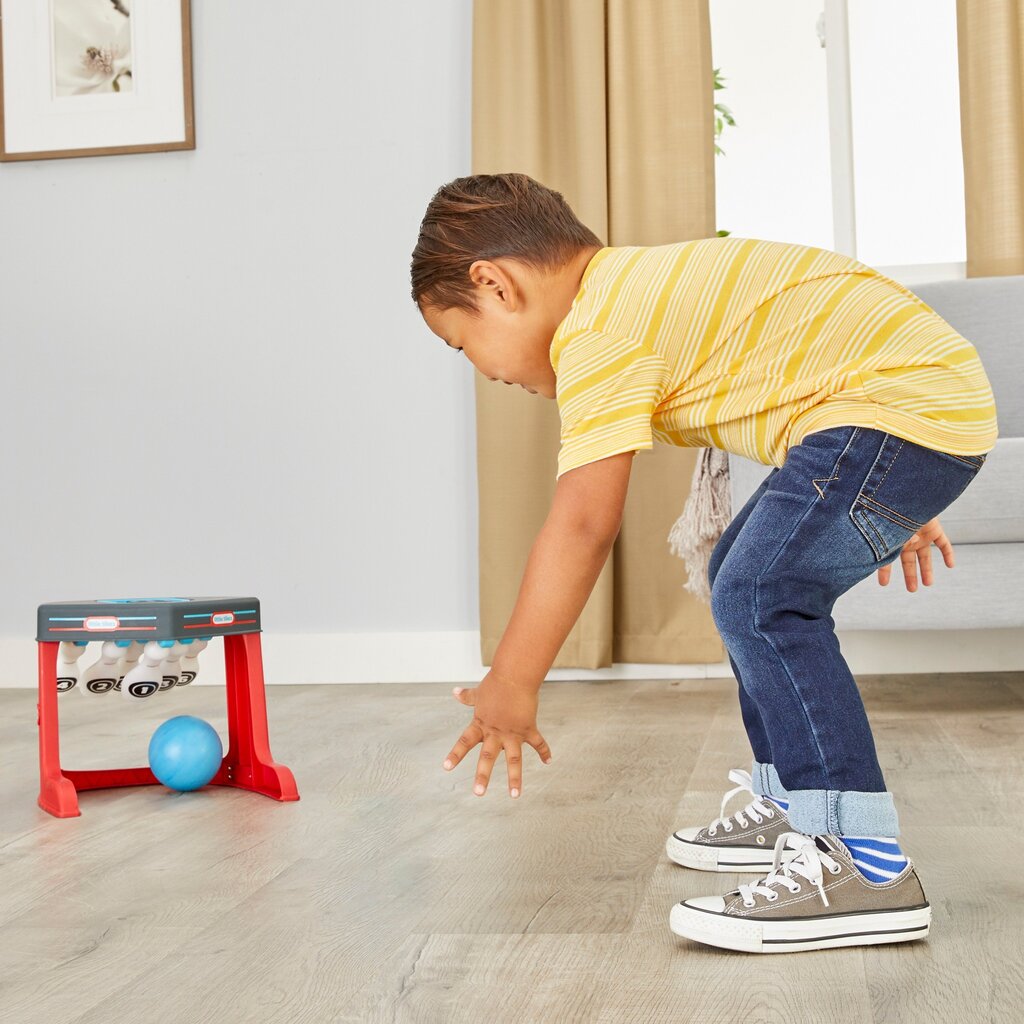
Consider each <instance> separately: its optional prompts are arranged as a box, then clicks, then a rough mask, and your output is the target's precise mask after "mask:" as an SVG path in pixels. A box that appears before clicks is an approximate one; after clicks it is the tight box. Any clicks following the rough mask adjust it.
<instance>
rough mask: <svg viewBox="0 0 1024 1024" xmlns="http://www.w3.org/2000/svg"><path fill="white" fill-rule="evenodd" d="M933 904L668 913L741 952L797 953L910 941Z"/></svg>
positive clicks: (684, 931) (689, 930)
mask: <svg viewBox="0 0 1024 1024" xmlns="http://www.w3.org/2000/svg"><path fill="white" fill-rule="evenodd" d="M931 919H932V908H931V906H930V905H928V904H925V906H923V907H915V908H913V909H910V910H885V911H879V912H876V913H866V914H839V915H836V916H834V917H817V918H794V919H791V920H779V919H775V920H772V919H762V920H751V919H750V918H746V917H728V916H726V915H725V914H715V913H709V912H707V911H704V910H697V909H695V908H693V907H688V906H686V905H685V904H684V903H677V904H676V905H675V906H674V907H673V908H672V913H671V914H670V915H669V926H670V927H671V929H672V931H673V932H675V933H676V935H681V936H682V937H683V938H686V939H693V940H694V941H696V942H704V943H707V944H708V945H710V946H719V947H721V948H722V949H737V950H740V951H741V952H744V953H799V952H801V951H802V950H807V949H830V948H832V947H834V946H864V945H877V944H878V943H882V942H913V941H914V940H915V939H923V938H925V937H926V936H927V935H928V931H929V928H930V925H931Z"/></svg>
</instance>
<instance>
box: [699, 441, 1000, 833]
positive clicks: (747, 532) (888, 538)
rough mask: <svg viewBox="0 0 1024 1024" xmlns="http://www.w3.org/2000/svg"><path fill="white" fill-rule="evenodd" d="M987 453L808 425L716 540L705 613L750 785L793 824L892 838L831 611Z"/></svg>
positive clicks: (888, 806) (935, 511) (884, 794)
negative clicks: (742, 732)
mask: <svg viewBox="0 0 1024 1024" xmlns="http://www.w3.org/2000/svg"><path fill="white" fill-rule="evenodd" d="M986 457H987V456H985V455H951V454H948V453H946V452H940V451H936V450H934V449H931V448H925V447H923V446H921V445H918V444H915V443H914V442H912V441H907V440H905V439H903V438H901V437H897V436H895V435H894V434H889V433H885V432H883V431H880V430H875V429H872V428H870V427H852V426H844V427H831V428H829V429H828V430H820V431H816V432H814V433H812V434H808V435H807V436H806V437H804V439H803V441H802V442H801V443H800V444H798V445H795V446H793V447H792V448H790V449H789V451H788V452H787V453H786V460H785V462H784V464H783V465H782V466H781V467H776V468H775V469H773V470H772V472H771V473H770V474H769V475H768V477H767V478H766V479H765V480H764V482H763V483H762V484H761V486H760V487H759V488H758V489H757V490H756V491H755V492H754V493H753V494H752V495H751V497H750V499H749V500H748V501H747V503H746V504H745V505H744V506H743V508H742V509H741V510H740V511H739V513H738V514H737V515H736V516H734V518H733V519H732V521H731V522H730V523H729V525H728V527H727V528H726V529H725V531H724V533H723V534H722V536H721V538H720V539H719V541H718V543H717V545H716V546H715V549H714V551H713V552H712V555H711V560H710V563H709V566H708V577H709V582H710V584H711V611H712V615H713V617H714V620H715V625H716V626H717V627H718V631H719V634H720V635H721V637H722V641H723V643H724V644H725V647H726V649H727V651H728V654H729V661H730V664H731V665H732V669H733V672H734V673H735V675H736V678H737V680H738V681H739V697H740V710H741V713H742V715H743V724H744V726H745V727H746V730H747V735H748V737H749V738H750V745H751V747H752V749H753V754H754V761H753V765H752V768H751V775H752V777H753V782H754V789H755V790H756V791H757V792H758V793H760V794H767V795H768V796H777V797H780V798H782V799H784V800H788V801H789V810H788V812H787V813H788V815H789V820H790V823H791V824H792V826H793V828H794V829H795V830H797V831H799V832H803V833H806V834H808V835H818V834H821V833H830V834H832V835H836V836H841V835H877V836H897V835H898V834H899V823H898V820H897V815H896V808H895V805H894V804H893V799H892V794H891V793H890V792H888V791H887V790H886V788H885V782H884V781H883V779H882V770H881V768H880V767H879V764H878V757H877V755H876V752H875V743H874V739H873V738H872V735H871V728H870V726H869V725H868V720H867V715H866V714H865V712H864V704H863V702H862V701H861V697H860V692H859V691H858V689H857V684H856V682H855V680H854V678H853V675H852V673H851V672H850V668H849V666H848V665H847V664H846V661H845V660H844V658H843V656H842V653H841V652H840V650H839V641H838V639H837V638H836V634H835V621H834V620H833V618H832V615H831V612H832V608H833V606H834V604H835V602H836V599H837V598H838V597H839V596H840V595H841V594H843V593H844V592H845V591H847V590H849V589H850V588H851V587H853V586H854V585H855V584H856V583H858V582H859V581H860V580H863V579H864V578H865V577H867V576H870V575H871V574H872V573H874V572H875V571H876V570H877V569H878V568H879V567H881V566H883V565H887V564H889V563H890V562H893V561H895V560H896V559H898V558H899V554H900V551H901V549H902V547H903V545H904V544H905V543H906V542H907V541H908V540H909V539H910V537H911V536H912V535H913V534H914V532H915V531H916V530H917V529H918V528H919V527H920V526H922V525H923V524H924V523H926V522H928V520H930V519H933V518H934V517H935V516H937V515H939V513H940V512H942V510H943V509H944V508H946V507H947V506H948V505H950V504H951V503H952V502H953V500H954V499H955V498H956V497H957V496H958V495H959V494H960V493H961V492H962V491H963V490H964V489H965V488H966V487H967V485H968V484H969V483H970V482H971V481H972V480H973V479H974V476H975V474H976V473H977V472H978V470H979V469H980V468H981V467H982V465H983V464H984V462H985V459H986ZM893 582H894V583H895V576H894V580H893ZM891 585H892V584H891ZM879 599H880V600H884V595H880V598H879Z"/></svg>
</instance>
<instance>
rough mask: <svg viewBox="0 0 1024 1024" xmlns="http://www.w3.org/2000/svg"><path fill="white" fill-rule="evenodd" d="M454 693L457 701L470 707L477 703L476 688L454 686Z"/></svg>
mask: <svg viewBox="0 0 1024 1024" xmlns="http://www.w3.org/2000/svg"><path fill="white" fill-rule="evenodd" d="M452 693H453V694H454V695H455V699H456V700H458V701H460V702H461V703H463V704H468V705H470V707H472V706H473V705H474V704H475V703H476V687H475V686H453V687H452Z"/></svg>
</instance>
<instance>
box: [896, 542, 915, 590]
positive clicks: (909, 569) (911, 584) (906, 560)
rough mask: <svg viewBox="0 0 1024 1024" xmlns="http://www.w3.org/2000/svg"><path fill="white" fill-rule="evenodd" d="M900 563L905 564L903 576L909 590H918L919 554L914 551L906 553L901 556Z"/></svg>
mask: <svg viewBox="0 0 1024 1024" xmlns="http://www.w3.org/2000/svg"><path fill="white" fill-rule="evenodd" d="M900 561H901V562H902V563H903V575H904V576H905V577H906V583H907V590H909V591H914V590H916V589H917V553H916V552H914V551H904V552H903V554H901V555H900Z"/></svg>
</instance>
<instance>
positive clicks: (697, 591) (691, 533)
mask: <svg viewBox="0 0 1024 1024" xmlns="http://www.w3.org/2000/svg"><path fill="white" fill-rule="evenodd" d="M731 519H732V499H731V496H730V493H729V456H728V455H727V454H726V453H725V452H723V451H720V450H719V449H718V448H705V449H703V450H702V452H701V454H700V457H699V458H698V459H697V465H696V467H695V468H694V471H693V482H692V483H691V485H690V494H689V497H687V499H686V505H685V506H684V508H683V511H682V514H681V515H680V516H679V518H678V519H677V520H676V522H675V525H674V526H673V527H672V530H671V531H670V532H669V535H668V542H669V545H670V547H671V549H672V553H673V554H674V555H678V556H679V557H680V558H681V559H683V561H684V562H685V563H686V569H687V573H688V577H689V578H688V579H687V581H686V582H685V583H684V584H683V587H684V588H685V589H686V590H689V591H690V593H691V594H693V595H695V596H696V597H698V598H699V599H700V600H701V601H703V602H704V603H705V604H710V603H711V590H710V588H709V586H708V563H709V562H710V561H711V552H712V551H713V550H714V548H715V545H716V544H717V543H718V539H719V537H721V536H722V532H723V531H724V530H725V528H726V527H727V526H728V525H729V522H730V521H731Z"/></svg>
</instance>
